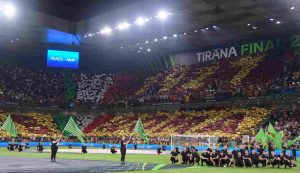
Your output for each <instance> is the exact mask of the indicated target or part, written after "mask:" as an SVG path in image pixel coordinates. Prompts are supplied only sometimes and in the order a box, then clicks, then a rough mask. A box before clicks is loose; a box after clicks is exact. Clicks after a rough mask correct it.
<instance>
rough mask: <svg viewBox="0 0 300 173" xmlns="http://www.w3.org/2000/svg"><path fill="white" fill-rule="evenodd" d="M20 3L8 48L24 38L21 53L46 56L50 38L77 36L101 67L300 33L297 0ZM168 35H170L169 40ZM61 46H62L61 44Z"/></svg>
mask: <svg viewBox="0 0 300 173" xmlns="http://www.w3.org/2000/svg"><path fill="white" fill-rule="evenodd" d="M14 2H15V4H16V6H17V7H18V10H19V12H18V14H17V16H16V18H15V19H14V21H8V20H7V21H3V20H2V21H0V22H5V25H1V27H0V28H1V29H2V31H3V32H1V34H0V37H1V43H2V45H6V44H7V43H9V42H11V41H13V42H14V43H13V44H15V43H16V42H17V39H19V40H20V43H18V44H19V47H18V48H19V49H21V48H23V49H25V50H27V51H29V50H30V51H31V50H32V49H35V50H37V51H40V50H43V49H45V48H46V47H49V46H52V47H53V45H51V44H52V43H49V33H52V34H57V35H58V36H57V37H60V36H61V35H60V34H62V33H56V32H55V30H58V31H63V32H66V33H71V34H76V37H75V36H73V35H67V36H66V39H65V38H63V40H64V41H65V42H68V43H67V44H66V45H68V44H72V42H74V43H75V44H76V43H77V42H79V43H80V44H81V46H80V48H79V49H80V50H81V51H85V50H88V53H89V54H92V55H89V56H88V57H92V58H93V57H96V59H93V60H94V61H98V62H101V63H103V62H104V59H109V60H110V61H113V60H119V59H120V58H124V57H128V58H136V57H142V56H146V57H149V56H156V55H158V54H162V53H163V54H168V53H174V52H183V51H189V50H195V49H199V48H201V47H207V46H211V45H219V44H224V43H227V42H232V41H237V40H242V39H246V38H253V37H258V36H267V35H269V34H274V33H284V32H287V31H289V30H296V29H298V28H299V9H300V3H299V1H298V2H297V1H292V0H185V1H182V0H139V1H134V0H131V1H130V0H125V1H124V0H104V1H97V0H78V1H75V0H73V1H72V0H52V1H50V0H39V1H34V0H26V1H21V0H16V1H14ZM51 2H52V3H51ZM33 4H35V5H33ZM21 7H22V8H21ZM23 7H25V8H23ZM292 7H294V8H292ZM159 10H166V11H167V12H168V13H170V14H171V15H170V16H169V18H168V19H166V20H164V21H161V20H159V19H158V18H157V17H156V15H157V12H158V11H159ZM139 16H143V17H144V18H148V19H150V18H151V20H150V21H149V22H147V23H145V25H144V26H138V25H136V24H135V20H136V18H137V17H139ZM271 19H272V20H271ZM124 21H126V22H128V23H129V24H131V26H130V28H129V29H128V30H122V31H120V30H118V29H114V27H116V26H117V25H118V23H120V22H124ZM105 27H110V28H111V29H112V31H111V33H110V34H101V29H103V28H105ZM49 29H50V30H49ZM106 29H107V28H106ZM52 31H53V32H52ZM164 36H167V39H166V40H165V39H164ZM155 39H157V41H156V40H155ZM58 40H59V39H58ZM52 41H53V42H55V39H54V40H52ZM60 41H61V40H59V41H58V42H57V44H59V45H61V42H60ZM36 47H41V48H40V49H36ZM62 47H64V44H62ZM75 49H77V48H76V47H75ZM99 57H100V58H99Z"/></svg>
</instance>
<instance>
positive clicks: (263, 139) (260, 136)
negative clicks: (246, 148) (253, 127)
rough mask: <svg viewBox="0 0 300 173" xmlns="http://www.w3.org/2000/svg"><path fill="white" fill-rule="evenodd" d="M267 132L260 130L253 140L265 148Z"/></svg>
mask: <svg viewBox="0 0 300 173" xmlns="http://www.w3.org/2000/svg"><path fill="white" fill-rule="evenodd" d="M267 133H268V132H267V131H266V132H265V131H264V129H262V128H260V129H259V131H258V133H257V134H256V136H255V140H256V141H257V142H260V143H261V144H262V145H263V146H266V145H267V144H268V134H267Z"/></svg>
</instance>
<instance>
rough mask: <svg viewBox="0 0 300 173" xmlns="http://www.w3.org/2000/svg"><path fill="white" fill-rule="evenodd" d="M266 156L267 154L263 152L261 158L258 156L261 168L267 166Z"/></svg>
mask: <svg viewBox="0 0 300 173" xmlns="http://www.w3.org/2000/svg"><path fill="white" fill-rule="evenodd" d="M268 162H269V160H268V156H267V152H265V151H264V152H263V154H262V155H261V156H259V163H261V164H262V166H263V167H265V166H267V165H268Z"/></svg>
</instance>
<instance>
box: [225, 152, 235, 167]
mask: <svg viewBox="0 0 300 173" xmlns="http://www.w3.org/2000/svg"><path fill="white" fill-rule="evenodd" d="M226 164H227V166H232V165H234V156H233V154H232V152H231V151H230V150H227V157H226Z"/></svg>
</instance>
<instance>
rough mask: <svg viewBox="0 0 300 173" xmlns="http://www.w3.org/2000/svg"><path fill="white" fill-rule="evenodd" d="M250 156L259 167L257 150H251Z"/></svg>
mask: <svg viewBox="0 0 300 173" xmlns="http://www.w3.org/2000/svg"><path fill="white" fill-rule="evenodd" d="M250 158H251V162H252V164H254V165H255V166H256V167H258V164H259V156H258V154H257V152H256V151H255V150H254V149H253V150H252V151H251V154H250Z"/></svg>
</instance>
